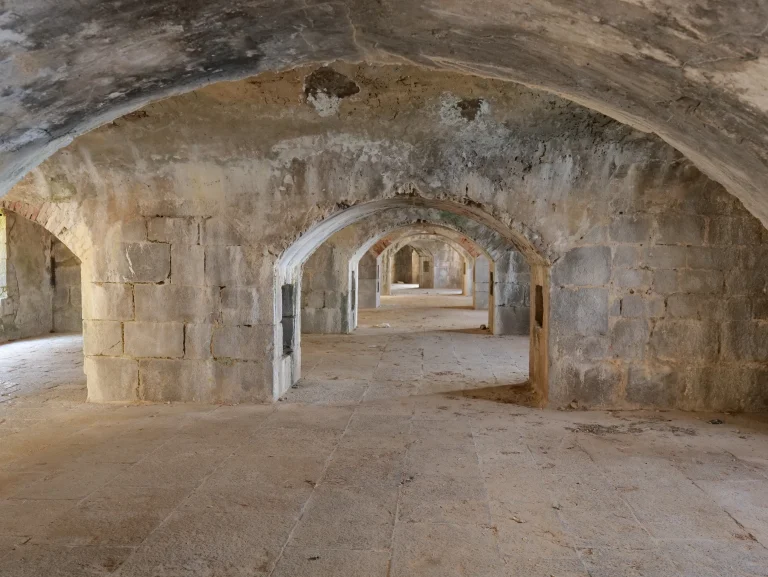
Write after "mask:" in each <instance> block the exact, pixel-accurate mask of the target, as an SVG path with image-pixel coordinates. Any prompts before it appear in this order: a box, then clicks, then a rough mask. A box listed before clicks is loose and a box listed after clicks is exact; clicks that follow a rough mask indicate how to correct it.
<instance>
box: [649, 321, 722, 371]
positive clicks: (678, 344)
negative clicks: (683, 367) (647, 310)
mask: <svg viewBox="0 0 768 577" xmlns="http://www.w3.org/2000/svg"><path fill="white" fill-rule="evenodd" d="M718 333H719V326H718V324H717V323H714V322H711V321H700V320H682V319H669V320H667V319H664V320H660V321H657V323H656V326H655V327H654V328H653V331H652V333H651V338H650V348H651V352H652V353H653V354H654V355H655V356H656V357H657V358H659V359H668V360H670V361H679V362H682V361H692V360H712V359H715V358H716V357H717V350H718V341H719V335H718Z"/></svg>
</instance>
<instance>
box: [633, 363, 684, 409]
mask: <svg viewBox="0 0 768 577" xmlns="http://www.w3.org/2000/svg"><path fill="white" fill-rule="evenodd" d="M677 394H678V372H677V369H676V368H675V367H674V366H673V365H656V364H652V365H631V366H630V367H629V374H628V377H627V391H626V400H627V402H629V403H632V404H636V405H640V406H643V407H664V408H673V407H674V406H675V403H676V401H677Z"/></svg>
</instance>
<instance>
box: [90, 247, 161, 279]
mask: <svg viewBox="0 0 768 577" xmlns="http://www.w3.org/2000/svg"><path fill="white" fill-rule="evenodd" d="M101 256H102V258H107V259H108V260H107V262H106V263H104V265H103V266H105V267H106V269H107V270H108V271H109V272H108V273H107V277H106V279H105V280H107V281H112V282H162V281H164V280H166V279H167V278H168V275H169V274H170V273H171V247H170V245H168V244H164V243H159V242H129V243H120V245H119V247H118V248H117V250H115V251H106V252H105V253H102V255H101Z"/></svg>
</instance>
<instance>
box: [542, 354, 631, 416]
mask: <svg viewBox="0 0 768 577" xmlns="http://www.w3.org/2000/svg"><path fill="white" fill-rule="evenodd" d="M550 374H551V382H553V383H555V384H556V388H555V387H552V388H550V399H551V400H552V402H553V404H554V405H555V406H563V405H566V404H567V403H569V402H570V401H571V400H573V399H578V400H579V403H580V404H581V405H582V406H585V407H600V406H603V405H615V404H616V401H617V395H618V389H619V387H620V384H621V381H622V370H621V368H620V367H618V366H616V365H615V364H613V363H610V362H597V363H595V362H593V363H575V362H573V361H570V360H568V361H561V362H559V363H557V364H556V366H555V367H554V370H550ZM553 388H554V391H553ZM558 389H559V390H558Z"/></svg>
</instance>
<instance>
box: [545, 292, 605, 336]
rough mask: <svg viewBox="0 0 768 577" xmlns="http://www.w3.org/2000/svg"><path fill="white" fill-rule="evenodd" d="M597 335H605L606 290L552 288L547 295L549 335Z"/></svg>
mask: <svg viewBox="0 0 768 577" xmlns="http://www.w3.org/2000/svg"><path fill="white" fill-rule="evenodd" d="M553 331H554V332H558V333H564V334H579V335H599V334H606V333H607V332H608V290H607V289H599V288H582V289H577V290H568V289H557V288H555V287H553V289H552V293H551V295H550V332H553Z"/></svg>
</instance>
